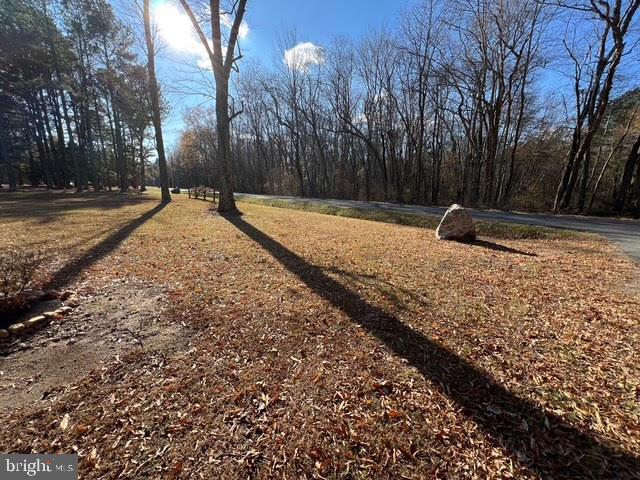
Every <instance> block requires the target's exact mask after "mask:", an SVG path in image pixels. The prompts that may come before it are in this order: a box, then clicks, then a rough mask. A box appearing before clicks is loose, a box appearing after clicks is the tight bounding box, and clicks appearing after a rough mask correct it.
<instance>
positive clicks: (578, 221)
mask: <svg viewBox="0 0 640 480" xmlns="http://www.w3.org/2000/svg"><path fill="white" fill-rule="evenodd" d="M236 196H237V197H238V198H239V199H242V198H249V199H258V200H266V201H271V200H280V201H286V202H292V203H296V202H302V203H309V204H317V205H327V206H331V207H339V208H359V209H365V210H369V211H374V212H397V213H407V214H418V215H427V216H434V217H438V218H440V217H442V215H443V214H444V212H445V211H446V210H447V208H446V207H427V206H423V205H402V204H397V203H385V202H362V201H356V200H333V199H323V198H300V197H287V196H278V195H255V194H248V193H241V194H236ZM471 212H472V216H473V218H474V219H476V220H481V221H485V222H503V223H515V224H519V225H532V226H539V227H549V228H559V229H567V230H574V231H578V232H587V233H595V234H598V235H602V236H604V237H605V238H607V239H608V240H611V241H613V242H615V243H616V244H617V245H619V246H620V248H622V250H623V251H624V252H625V253H626V254H627V255H629V256H630V257H632V258H633V259H634V260H636V261H637V262H640V221H639V220H630V219H617V218H602V217H588V216H577V215H551V214H539V213H519V212H502V211H498V210H477V209H472V210H471Z"/></svg>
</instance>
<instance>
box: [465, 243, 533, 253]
mask: <svg viewBox="0 0 640 480" xmlns="http://www.w3.org/2000/svg"><path fill="white" fill-rule="evenodd" d="M468 245H473V246H476V247H482V248H486V249H488V250H494V251H496V252H504V253H513V254H516V255H526V256H527V257H537V256H538V254H537V253H532V252H525V251H524V250H518V249H517V248H511V247H507V246H506V245H500V244H499V243H493V242H489V241H487V240H474V241H473V242H469V243H468Z"/></svg>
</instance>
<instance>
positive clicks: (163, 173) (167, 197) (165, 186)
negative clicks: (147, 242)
mask: <svg viewBox="0 0 640 480" xmlns="http://www.w3.org/2000/svg"><path fill="white" fill-rule="evenodd" d="M144 37H145V40H146V42H147V69H148V70H149V90H150V91H149V95H150V96H151V110H152V113H153V129H154V130H155V134H156V150H157V151H158V170H159V171H160V191H161V195H162V202H163V203H167V202H170V201H171V194H170V193H169V177H168V176H167V159H166V157H165V154H164V139H163V138H162V118H161V116H160V102H159V99H158V82H157V80H156V59H155V54H156V52H155V50H154V48H155V47H154V45H153V37H152V34H151V14H150V12H149V0H144ZM142 163H143V165H144V161H143V162H142ZM143 168H144V167H143Z"/></svg>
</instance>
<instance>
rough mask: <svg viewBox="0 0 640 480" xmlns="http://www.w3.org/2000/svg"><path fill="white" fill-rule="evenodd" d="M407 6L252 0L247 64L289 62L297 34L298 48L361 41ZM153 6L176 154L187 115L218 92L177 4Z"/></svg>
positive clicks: (395, 0)
mask: <svg viewBox="0 0 640 480" xmlns="http://www.w3.org/2000/svg"><path fill="white" fill-rule="evenodd" d="M193 3H194V4H195V2H193ZM407 5H408V0H389V1H367V0H346V1H345V0H314V1H304V0H298V1H296V0H248V4H247V12H246V15H245V19H246V27H245V28H244V32H245V35H244V38H242V39H241V41H240V43H241V47H242V52H243V55H244V58H243V60H242V62H243V63H244V64H245V66H246V65H247V64H249V63H252V62H259V63H262V64H263V65H267V66H268V65H274V64H275V62H282V61H284V60H283V59H284V45H283V40H284V39H285V38H288V36H289V35H291V34H293V33H295V41H296V42H295V43H296V44H297V43H305V42H311V43H312V44H314V45H317V46H326V45H328V44H329V43H330V42H331V41H332V40H333V39H334V38H336V37H337V36H343V37H349V38H352V39H358V38H360V37H361V36H362V35H364V34H365V33H366V32H367V31H369V30H370V29H375V28H380V27H383V26H392V25H394V24H395V23H396V22H397V19H398V16H399V15H400V14H401V12H402V11H403V9H404V8H406V6H407ZM152 6H153V9H154V13H155V20H156V23H157V24H158V28H159V31H158V39H159V41H160V42H161V44H162V47H161V50H160V52H159V55H158V62H157V63H158V77H159V79H160V81H161V83H162V84H163V88H164V91H165V92H166V96H167V98H168V100H169V103H170V105H171V113H170V114H169V117H168V118H167V121H166V125H165V129H164V133H165V138H166V140H165V142H166V144H167V146H168V147H169V148H171V147H172V146H173V145H175V143H176V142H177V140H178V137H179V133H180V130H181V129H182V128H183V126H184V121H183V114H184V111H185V109H188V108H190V107H193V106H196V105H201V104H203V103H207V102H211V100H210V99H208V98H207V96H206V95H207V94H210V95H213V87H212V85H211V84H210V82H211V74H210V72H205V73H204V74H203V73H198V72H197V70H198V65H204V64H206V59H205V57H204V49H202V47H201V46H199V45H198V41H197V39H196V38H195V36H194V32H193V30H192V29H191V28H190V25H189V20H188V18H187V17H186V16H185V15H184V11H183V10H182V7H181V6H180V4H179V2H178V0H155V1H153V2H152ZM289 46H292V45H289ZM240 69H241V71H242V64H241V65H240Z"/></svg>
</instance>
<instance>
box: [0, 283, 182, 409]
mask: <svg viewBox="0 0 640 480" xmlns="http://www.w3.org/2000/svg"><path fill="white" fill-rule="evenodd" d="M79 295H80V300H81V305H80V306H79V307H78V308H76V309H75V310H74V311H73V313H71V314H69V315H68V316H66V317H64V318H62V319H60V320H55V321H53V322H52V323H51V324H49V325H48V326H47V327H45V328H44V329H41V330H39V331H38V332H35V333H33V334H32V335H30V336H28V337H24V338H21V339H16V340H14V341H13V342H12V343H10V344H8V345H4V346H2V347H0V411H7V410H9V411H10V410H12V409H14V408H15V407H19V406H23V405H28V404H33V403H34V402H39V401H43V400H47V399H52V398H54V397H56V396H57V395H58V394H60V393H61V392H63V391H64V390H66V389H67V388H69V387H70V386H71V385H73V384H75V383H76V382H78V381H79V380H81V379H82V378H83V377H84V376H86V375H87V374H88V373H89V372H90V371H91V370H93V369H95V368H98V367H100V366H101V365H105V364H107V363H109V362H111V361H113V360H115V359H119V358H120V357H122V356H123V355H124V354H126V353H129V352H132V351H140V350H142V351H153V350H162V351H163V352H165V353H166V352H167V351H172V350H175V349H179V348H181V347H184V346H186V345H187V344H188V342H189V334H188V332H187V329H186V328H185V327H183V326H182V325H180V324H176V323H173V322H171V321H169V319H168V318H167V315H166V310H167V306H168V303H167V299H166V297H165V294H164V290H163V288H162V287H159V286H156V285H153V284H148V283H143V282H140V281H138V280H115V281H112V282H110V283H107V284H105V285H103V286H101V287H98V288H95V287H88V286H84V287H82V286H81V287H80V289H79ZM59 305H60V302H59V301H57V300H54V301H51V302H43V303H41V304H39V305H38V306H37V308H36V309H34V311H32V312H30V314H29V315H26V316H27V317H29V316H33V315H34V314H38V313H41V312H42V311H46V310H51V309H55V308H57V307H58V306H59Z"/></svg>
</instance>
